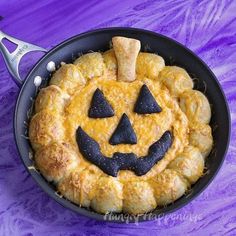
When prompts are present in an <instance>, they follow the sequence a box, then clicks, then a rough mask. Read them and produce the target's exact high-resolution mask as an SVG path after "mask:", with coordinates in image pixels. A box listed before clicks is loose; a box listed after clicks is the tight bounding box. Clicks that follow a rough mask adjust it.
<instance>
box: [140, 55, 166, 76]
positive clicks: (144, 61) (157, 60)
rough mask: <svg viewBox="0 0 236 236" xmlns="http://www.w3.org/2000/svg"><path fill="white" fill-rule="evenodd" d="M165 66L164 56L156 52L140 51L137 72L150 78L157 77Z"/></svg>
mask: <svg viewBox="0 0 236 236" xmlns="http://www.w3.org/2000/svg"><path fill="white" fill-rule="evenodd" d="M164 67H165V61H164V60H163V58H162V57H160V56H158V55H156V54H154V53H146V52H140V53H139V54H138V58H137V62H136V72H137V73H138V74H139V75H142V76H146V77H148V78H150V79H157V77H158V75H159V72H160V71H161V70H162V69H163V68H164Z"/></svg>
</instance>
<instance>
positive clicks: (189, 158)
mask: <svg viewBox="0 0 236 236" xmlns="http://www.w3.org/2000/svg"><path fill="white" fill-rule="evenodd" d="M168 168H170V169H172V170H175V171H177V172H178V173H179V174H181V175H182V176H184V177H185V178H186V179H187V180H188V181H189V182H190V183H191V184H193V183H195V182H196V181H197V180H198V179H199V178H200V177H201V176H202V175H203V170H204V159H203V156H202V154H201V153H200V151H199V150H198V149H197V148H195V147H192V146H188V147H186V148H185V149H184V151H183V153H181V154H179V155H178V156H177V157H176V158H175V159H174V160H173V161H172V162H171V163H170V164H169V166H168Z"/></svg>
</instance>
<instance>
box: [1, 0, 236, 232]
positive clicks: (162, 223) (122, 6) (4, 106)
mask: <svg viewBox="0 0 236 236" xmlns="http://www.w3.org/2000/svg"><path fill="white" fill-rule="evenodd" d="M235 13H236V1H233V0H232V1H230V0H204V1H194V0H188V1H185V0H166V1H165V0H163V1H154V0H147V1H143V0H132V1H131V0H129V1H128V0H126V1H121V0H112V1H105V0H97V1H95V0H94V1H82V0H80V1H72V0H67V1H56V0H48V1H36V0H23V1H22V0H21V1H16V0H15V1H14V0H1V1H0V15H1V16H2V17H0V30H3V31H4V32H6V33H8V34H10V35H12V36H15V37H18V38H20V39H22V40H25V41H28V42H31V43H34V44H38V45H40V46H42V47H45V48H47V49H50V48H51V47H53V46H54V45H56V44H58V43H60V42H61V41H62V40H65V39H67V38H68V37H71V36H73V35H75V34H78V33H81V32H84V31H87V30H90V29H94V28H100V27H110V26H130V27H139V28H145V29H149V30H153V31H156V32H159V33H162V34H164V35H167V36H169V37H172V38H174V39H176V40H177V41H179V42H181V43H182V44H184V45H186V46H187V47H189V48H190V49H191V50H193V51H194V52H195V53H197V54H198V55H199V56H200V57H201V58H202V59H203V60H204V61H205V62H206V63H207V64H208V65H209V66H210V68H211V69H212V70H213V71H214V73H215V74H216V76H217V77H218V79H219V81H220V83H221V85H222V86H223V88H224V91H225V93H226V96H227V99H228V102H229V105H230V109H231V116H232V126H233V127H232V138H231V145H230V148H229V152H228V155H227V158H226V161H225V162H224V165H223V167H222V169H221V171H220V172H219V174H218V175H217V177H216V178H215V180H214V182H213V183H212V184H211V185H210V186H209V187H208V188H207V190H206V191H204V192H203V193H202V194H201V195H200V196H199V197H198V198H197V199H196V200H195V201H193V202H191V203H190V204H189V205H188V206H186V207H184V208H182V209H181V210H179V211H177V212H176V213H175V214H171V215H170V216H168V217H165V218H162V219H159V220H156V221H154V222H147V223H139V224H136V225H135V224H130V225H127V224H124V225H121V224H114V223H104V222H98V221H95V220H92V219H89V218H86V217H83V216H80V215H77V214H75V213H73V212H71V211H69V210H66V209H64V208H63V207H61V206H59V205H58V204H57V203H56V202H54V201H53V200H51V199H50V198H49V197H48V196H47V195H46V194H45V193H44V192H42V191H41V189H40V188H39V187H38V186H37V185H36V184H35V182H34V181H33V180H32V179H31V177H30V176H29V174H28V173H27V172H26V170H25V168H24V167H23V165H22V163H21V161H20V157H19V155H18V153H17V150H16V146H15V142H14V137H13V111H14V106H15V101H16V99H17V95H18V92H19V88H18V87H17V86H16V85H15V83H14V82H13V81H12V79H11V78H10V76H9V74H8V72H7V70H6V67H5V65H4V62H3V59H2V57H0V235H1V236H4V235H6V236H9V235H111V234H112V235H113V234H114V235H145V234H147V235H154V234H158V235H186V234H192V235H223V234H224V235H236V133H235V128H236V79H235V74H236V17H235ZM31 55H32V54H31ZM31 55H29V56H27V57H26V58H25V59H24V60H23V62H22V67H23V68H24V70H23V72H26V71H28V70H29V68H31V66H32V65H33V63H34V61H35V60H32V59H31V58H32V57H31ZM34 58H35V56H34Z"/></svg>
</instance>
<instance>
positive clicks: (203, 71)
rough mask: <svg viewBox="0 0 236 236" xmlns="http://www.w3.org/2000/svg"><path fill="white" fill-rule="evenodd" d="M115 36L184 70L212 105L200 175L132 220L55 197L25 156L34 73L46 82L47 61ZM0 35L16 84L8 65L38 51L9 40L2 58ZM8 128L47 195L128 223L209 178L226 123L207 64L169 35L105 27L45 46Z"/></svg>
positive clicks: (223, 145) (104, 44)
mask: <svg viewBox="0 0 236 236" xmlns="http://www.w3.org/2000/svg"><path fill="white" fill-rule="evenodd" d="M117 35H119V36H125V37H131V38H136V39H139V40H140V41H141V43H142V51H147V52H155V53H158V54H159V55H161V56H162V57H163V58H164V59H165V61H166V64H167V65H178V66H181V67H183V68H185V69H186V70H187V71H188V72H189V74H190V75H191V77H192V78H194V83H195V89H198V90H200V91H202V92H204V93H205V95H206V96H207V98H208V99H209V102H210V104H211V107H212V119H211V127H212V129H213V138H214V148H213V150H212V152H211V153H210V155H209V157H208V158H207V160H206V168H207V171H206V174H205V175H204V176H203V177H202V178H200V179H199V180H198V181H197V183H196V184H194V185H193V186H192V189H191V191H190V192H189V193H188V194H186V195H184V196H183V197H181V198H180V199H178V200H177V201H175V202H174V203H172V204H170V205H168V206H166V207H164V208H159V209H156V210H154V211H153V212H152V215H150V216H147V215H146V216H145V215H144V216H142V215H141V216H139V217H138V219H137V217H136V218H134V217H132V216H129V215H121V214H117V215H116V217H104V215H101V214H98V213H96V212H94V211H92V210H91V209H86V208H81V207H79V206H78V205H75V204H73V203H72V202H70V201H68V200H66V199H64V198H61V197H59V196H58V195H57V194H55V187H54V186H53V185H52V184H50V183H48V182H47V181H46V180H45V179H44V178H43V177H42V175H41V174H40V173H38V172H36V171H35V170H34V169H32V168H30V167H31V166H32V165H33V161H32V158H30V155H29V153H30V152H31V147H30V143H29V140H28V139H26V138H25V135H27V130H28V127H27V125H25V124H26V123H27V122H28V121H29V115H28V114H29V111H30V110H31V108H32V99H34V98H35V97H36V95H37V91H38V87H37V86H38V85H39V84H38V82H39V81H38V79H36V80H35V77H36V76H40V77H41V78H43V83H42V84H41V85H40V86H41V87H43V86H46V85H47V80H48V79H50V72H48V71H47V70H46V67H47V64H48V63H49V62H50V61H53V62H55V64H56V65H57V66H59V65H60V63H61V61H63V62H66V63H70V62H72V61H73V60H74V59H75V58H76V57H77V56H78V55H79V54H80V53H87V52H88V51H91V50H92V51H105V50H107V49H109V43H110V41H111V38H112V37H113V36H117ZM4 37H5V38H8V39H9V40H11V41H14V40H15V39H14V38H11V37H9V36H8V35H6V34H4V33H2V32H0V49H1V51H3V54H4V55H5V61H6V62H7V64H8V69H9V71H10V72H11V74H12V75H14V77H16V78H17V82H21V81H20V76H19V74H18V73H17V71H16V70H15V68H16V66H15V65H14V63H15V62H14V61H16V62H17V60H19V58H20V57H21V56H22V55H23V54H24V53H25V52H27V51H32V50H43V49H42V48H39V47H35V46H34V45H31V44H27V43H24V42H22V41H17V42H16V41H15V43H17V44H20V46H18V48H17V49H16V51H15V52H14V53H13V55H12V56H11V54H8V55H7V56H6V53H7V51H6V50H5V49H4V46H3V44H1V39H2V38H4ZM9 56H11V58H10V59H9V58H8V57H9ZM12 63H13V65H12ZM15 64H17V63H15ZM14 66H15V67H14ZM37 78H38V77H37ZM35 82H36V84H35ZM14 127H15V139H16V144H17V147H18V150H19V153H20V156H21V159H22V161H23V163H24V165H25V167H26V168H27V170H28V171H29V173H30V174H31V176H32V177H33V178H34V180H35V181H36V182H37V183H38V185H39V186H40V187H41V188H42V189H43V190H44V191H45V192H46V193H47V194H48V195H49V196H50V197H51V198H53V199H54V200H56V201H57V202H58V203H60V204H61V205H63V206H64V207H66V208H68V209H71V210H73V211H75V212H78V213H80V214H82V215H85V216H88V217H92V218H95V219H97V220H107V221H113V222H114V221H115V222H126V221H129V222H134V221H137V220H139V221H146V220H152V219H155V218H158V217H160V216H163V215H165V214H167V213H170V212H173V211H175V210H177V209H179V208H181V207H183V206H184V205H186V204H187V203H189V202H190V201H192V200H193V199H194V198H195V197H197V196H198V195H199V194H200V193H201V192H202V191H203V190H204V189H205V188H206V187H207V186H208V185H209V183H210V182H211V181H212V180H213V178H214V177H215V176H216V174H217V172H218V170H219V169H220V167H221V165H222V163H223V160H224V157H225V154H226V152H227V148H228V144H229V137H230V127H231V126H230V114H229V109H228V106H227V102H226V98H225V96H224V93H223V91H222V88H221V86H220V84H219V83H218V81H217V79H216V77H215V75H214V74H213V73H212V71H211V70H210V69H209V67H208V66H207V65H206V64H205V63H204V62H203V61H202V60H201V59H200V58H199V57H197V56H196V55H195V54H194V53H193V52H191V51H190V50H189V49H187V48H186V47H185V46H183V45H181V44H179V43H178V42H176V41H174V40H172V39H170V38H167V37H165V36H163V35H160V34H157V33H154V32H150V31H147V30H143V29H135V28H107V29H98V30H94V31H90V32H86V33H83V34H80V35H77V36H74V37H72V38H70V39H68V40H66V41H65V42H63V43H61V44H59V45H58V46H56V47H54V48H53V49H51V50H50V51H49V52H47V53H46V55H45V56H44V57H43V58H42V59H41V60H39V62H38V63H37V64H36V65H35V66H34V68H33V69H32V70H31V72H30V73H29V74H28V76H27V77H26V79H25V81H24V83H23V84H22V87H21V91H20V94H19V97H18V100H17V103H16V108H15V120H14Z"/></svg>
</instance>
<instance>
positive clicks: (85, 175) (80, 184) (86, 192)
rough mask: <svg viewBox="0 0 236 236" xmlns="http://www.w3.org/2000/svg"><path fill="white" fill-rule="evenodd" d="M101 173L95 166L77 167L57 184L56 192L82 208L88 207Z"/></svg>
mask: <svg viewBox="0 0 236 236" xmlns="http://www.w3.org/2000/svg"><path fill="white" fill-rule="evenodd" d="M101 175H103V172H102V171H101V170H100V169H99V168H98V167H96V166H95V165H91V166H88V167H87V168H84V167H82V168H81V166H78V168H77V169H75V170H73V171H72V172H71V173H70V174H69V175H67V176H66V177H65V178H63V179H62V181H60V182H59V184H58V190H59V191H60V193H61V194H62V195H63V196H65V197H66V198H67V199H68V200H70V201H72V202H75V203H77V204H79V205H80V206H83V207H89V206H90V204H91V200H92V198H93V195H94V189H95V187H96V185H97V181H98V180H99V178H100V176H101Z"/></svg>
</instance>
